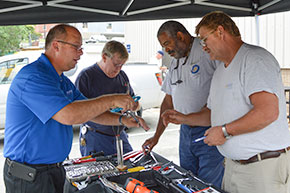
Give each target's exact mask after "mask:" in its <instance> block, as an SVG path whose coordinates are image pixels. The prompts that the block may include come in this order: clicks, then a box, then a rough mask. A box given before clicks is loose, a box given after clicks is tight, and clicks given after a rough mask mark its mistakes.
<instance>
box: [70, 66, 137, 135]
mask: <svg viewBox="0 0 290 193" xmlns="http://www.w3.org/2000/svg"><path fill="white" fill-rule="evenodd" d="M75 85H76V87H77V88H78V89H79V90H80V91H81V92H82V94H83V95H84V96H86V97H87V98H95V97H99V96H102V95H105V94H115V93H123V94H124V93H127V92H129V93H130V95H131V96H134V92H133V89H132V87H131V86H130V83H129V79H128V77H127V75H126V73H125V72H124V71H122V70H121V71H120V73H119V74H118V75H117V76H116V77H114V78H110V77H108V76H107V75H106V74H105V73H104V72H103V71H102V69H101V68H100V66H99V65H98V64H94V65H92V66H90V67H88V68H85V69H84V70H82V72H80V74H79V75H78V77H77V79H76V82H75ZM128 89H129V91H128ZM86 124H87V125H88V126H90V127H92V128H94V129H97V130H99V131H101V132H102V133H105V134H109V135H115V133H116V131H117V129H121V128H119V127H118V126H108V125H101V124H97V123H94V122H91V121H89V122H87V123H86ZM122 128H123V127H122Z"/></svg>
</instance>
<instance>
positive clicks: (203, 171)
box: [179, 125, 224, 188]
mask: <svg viewBox="0 0 290 193" xmlns="http://www.w3.org/2000/svg"><path fill="white" fill-rule="evenodd" d="M207 129H208V127H190V126H188V125H181V127H180V141H179V159H180V166H181V167H183V168H184V169H186V170H190V171H192V172H193V174H194V175H196V176H198V177H199V178H201V179H202V180H203V181H205V182H207V183H211V184H213V185H215V186H216V187H219V188H220V187H221V184H222V178H223V175H224V165H223V161H224V157H223V156H222V155H221V154H220V153H219V151H218V150H217V148H216V146H208V145H207V144H205V143H204V142H203V140H202V141H199V142H196V143H194V142H193V140H194V139H197V138H199V137H202V136H203V135H204V133H205V131H206V130H207Z"/></svg>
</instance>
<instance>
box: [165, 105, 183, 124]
mask: <svg viewBox="0 0 290 193" xmlns="http://www.w3.org/2000/svg"><path fill="white" fill-rule="evenodd" d="M161 117H162V120H163V124H164V125H165V127H167V125H168V124H169V123H174V124H182V123H184V121H185V119H186V115H184V114H182V113H180V112H178V111H176V110H173V109H168V110H166V111H164V113H162V115H161Z"/></svg>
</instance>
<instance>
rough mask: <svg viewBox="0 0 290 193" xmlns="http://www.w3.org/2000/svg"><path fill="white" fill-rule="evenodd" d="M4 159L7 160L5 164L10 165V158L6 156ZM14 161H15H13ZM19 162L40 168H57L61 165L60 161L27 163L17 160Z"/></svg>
mask: <svg viewBox="0 0 290 193" xmlns="http://www.w3.org/2000/svg"><path fill="white" fill-rule="evenodd" d="M6 161H7V164H8V165H11V162H12V160H11V159H9V158H6ZM15 162H16V161H15ZM18 163H19V164H23V165H27V166H31V167H33V168H35V169H40V168H55V167H57V168H59V167H60V166H62V162H59V163H55V164H28V163H25V162H24V163H20V162H18Z"/></svg>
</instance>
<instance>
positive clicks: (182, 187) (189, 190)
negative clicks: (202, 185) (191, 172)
mask: <svg viewBox="0 0 290 193" xmlns="http://www.w3.org/2000/svg"><path fill="white" fill-rule="evenodd" d="M188 180H189V181H190V180H192V179H191V178H180V179H173V180H172V181H173V182H175V183H176V184H177V186H179V187H180V188H181V189H183V190H184V191H186V192H188V193H192V192H193V191H192V190H191V189H189V188H188V187H186V186H185V185H183V184H182V182H183V181H188Z"/></svg>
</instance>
